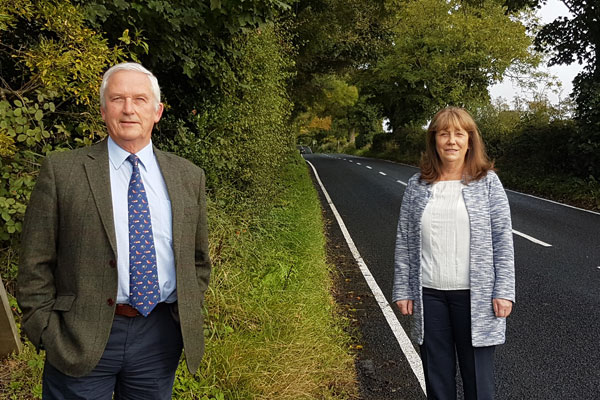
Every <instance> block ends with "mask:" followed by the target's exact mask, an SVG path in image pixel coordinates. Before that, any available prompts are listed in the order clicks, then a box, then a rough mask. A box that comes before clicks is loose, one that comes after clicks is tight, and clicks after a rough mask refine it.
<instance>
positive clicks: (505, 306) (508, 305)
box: [492, 299, 513, 318]
mask: <svg viewBox="0 0 600 400" xmlns="http://www.w3.org/2000/svg"><path fill="white" fill-rule="evenodd" d="M492 303H493V304H494V314H496V317H498V318H506V317H508V316H509V315H510V312H511V311H512V306H513V303H512V301H510V300H506V299H493V300H492Z"/></svg>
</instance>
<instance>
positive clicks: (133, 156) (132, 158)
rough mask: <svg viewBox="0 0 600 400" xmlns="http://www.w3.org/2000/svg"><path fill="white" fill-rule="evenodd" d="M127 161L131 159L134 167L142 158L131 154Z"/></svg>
mask: <svg viewBox="0 0 600 400" xmlns="http://www.w3.org/2000/svg"><path fill="white" fill-rule="evenodd" d="M127 161H129V162H130V163H131V165H133V166H134V167H137V166H138V162H139V161H140V159H139V158H138V156H136V155H135V154H130V155H129V157H127Z"/></svg>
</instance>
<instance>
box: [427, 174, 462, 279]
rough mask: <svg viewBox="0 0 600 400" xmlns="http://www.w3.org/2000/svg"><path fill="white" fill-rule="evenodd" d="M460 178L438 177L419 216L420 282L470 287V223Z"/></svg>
mask: <svg viewBox="0 0 600 400" xmlns="http://www.w3.org/2000/svg"><path fill="white" fill-rule="evenodd" d="M463 187H464V185H463V183H462V182H461V181H439V182H436V183H434V184H433V185H432V196H431V199H429V202H428V203H427V206H426V207H425V211H424V212H423V217H422V219H421V266H422V285H423V286H424V287H428V288H431V289H438V290H463V289H470V287H471V285H470V279H469V255H470V251H469V246H470V224H469V215H468V214H467V207H466V206H465V200H464V198H463V195H462V189H463Z"/></svg>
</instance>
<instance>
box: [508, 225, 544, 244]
mask: <svg viewBox="0 0 600 400" xmlns="http://www.w3.org/2000/svg"><path fill="white" fill-rule="evenodd" d="M513 233H514V234H515V235H519V236H521V237H524V238H525V239H527V240H529V241H530V242H533V243H536V244H539V245H540V246H544V247H552V245H551V244H550V243H546V242H543V241H541V240H539V239H536V238H534V237H533V236H529V235H527V234H525V233H523V232H519V231H516V230H514V229H513Z"/></svg>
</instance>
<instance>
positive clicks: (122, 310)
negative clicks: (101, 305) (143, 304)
mask: <svg viewBox="0 0 600 400" xmlns="http://www.w3.org/2000/svg"><path fill="white" fill-rule="evenodd" d="M115 315H122V316H124V317H137V316H138V315H142V314H140V312H139V311H138V310H136V309H135V308H133V307H131V306H130V305H129V304H117V307H116V308H115Z"/></svg>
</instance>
